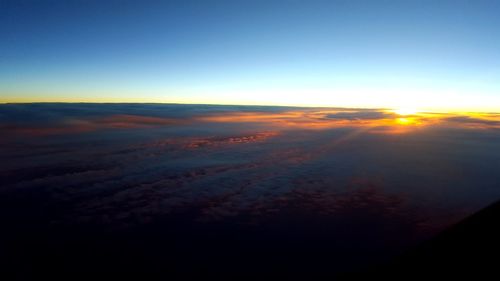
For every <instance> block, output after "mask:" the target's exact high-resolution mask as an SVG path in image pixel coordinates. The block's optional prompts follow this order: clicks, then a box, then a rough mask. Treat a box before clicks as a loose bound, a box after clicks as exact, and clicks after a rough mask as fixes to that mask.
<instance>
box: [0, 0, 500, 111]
mask: <svg viewBox="0 0 500 281" xmlns="http://www.w3.org/2000/svg"><path fill="white" fill-rule="evenodd" d="M499 14H500V1H299V0H295V1H294V0H289V1H285V0H283V1H71V0H70V1H42V0H40V1H23V0H18V1H6V0H0V38H1V44H0V93H2V95H1V96H2V98H0V101H39V100H44V101H47V100H54V101H152V102H199V103H243V104H248V103H253V104H301V105H332V106H360V107H364V106H367V107H380V106H382V107H418V108H449V109H463V108H470V109H484V110H492V109H497V108H498V109H500V85H499V81H500V80H499V78H498V77H500V52H499V50H500V36H498V34H499V31H498V30H500V29H499V28H500V17H499V16H498V15H499Z"/></svg>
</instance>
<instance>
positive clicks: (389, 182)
mask: <svg viewBox="0 0 500 281" xmlns="http://www.w3.org/2000/svg"><path fill="white" fill-rule="evenodd" d="M499 122H500V119H499V118H498V115H494V114H491V115H484V114H483V115H480V116H479V115H476V116H469V115H446V114H433V113H425V114H424V113H422V114H415V115H411V116H397V115H396V114H395V113H391V112H388V111H384V110H360V109H338V108H332V109H325V108H318V109H314V108H280V107H239V106H202V105H192V106H190V105H153V104H152V105H143V104H110V105H98V104H31V105H29V104H28V105H2V106H1V107H0V132H1V136H2V137H1V140H0V143H1V148H0V158H1V161H0V178H1V189H0V193H1V196H0V197H1V198H2V199H1V200H2V202H1V203H2V216H3V218H4V219H5V220H7V221H9V220H10V221H12V223H13V224H15V223H16V222H19V221H24V222H25V223H27V224H28V225H29V224H30V223H33V225H35V223H34V222H37V223H38V225H39V224H42V225H50V226H57V227H61V226H62V227H66V226H68V227H69V226H85V225H93V226H96V225H97V226H99V227H102V228H103V229H110V230H120V229H130V228H134V227H139V226H143V225H148V224H153V223H155V224H156V223H162V222H165V223H167V222H170V221H172V220H176V219H177V220H178V219H179V218H182V220H185V221H189V223H191V224H194V225H214V224H221V223H223V224H227V225H238V226H242V227H245V228H249V229H259V228H266V227H271V226H272V227H277V226H280V225H285V226H286V227H289V226H290V225H295V226H296V225H303V226H307V228H308V229H311V231H312V230H313V229H315V227H316V226H319V225H321V227H322V229H323V230H322V231H326V232H325V235H326V234H328V235H329V237H330V238H328V239H335V240H336V241H342V244H343V245H353V246H354V245H364V246H365V247H364V248H362V249H358V250H357V251H358V252H356V253H358V254H360V255H363V253H364V252H363V251H364V250H363V249H365V250H366V249H371V248H370V247H372V246H373V244H370V243H372V242H370V241H373V239H378V240H377V241H380V243H382V244H381V245H378V246H380V247H381V248H380V249H379V248H376V247H375V248H373V247H372V248H373V249H375V250H373V249H372V250H373V251H376V249H379V251H380V253H382V252H384V251H386V250H387V249H390V248H393V249H396V248H398V247H402V245H410V244H412V243H414V242H415V241H419V240H422V239H424V238H427V237H429V236H431V235H433V234H435V233H436V232H437V231H440V230H442V229H443V228H445V227H447V226H449V225H450V224H452V223H454V222H456V221H458V220H459V219H461V218H463V217H465V216H466V215H468V214H470V213H472V212H474V211H476V210H478V209H480V208H482V207H484V206H486V205H488V204H489V203H491V202H493V201H495V200H497V199H498V198H500V188H499V187H498V182H499V180H500V178H499V173H498V167H500V146H499V145H500V126H499ZM35 213H36V214H35ZM14 221H16V222H14ZM350 228H352V229H350ZM338 229H343V230H342V231H339V230H338ZM349 229H350V230H349ZM346 231H347V232H348V233H347V234H346ZM367 233H370V234H367ZM325 241H326V240H325ZM382 249H384V250H382Z"/></svg>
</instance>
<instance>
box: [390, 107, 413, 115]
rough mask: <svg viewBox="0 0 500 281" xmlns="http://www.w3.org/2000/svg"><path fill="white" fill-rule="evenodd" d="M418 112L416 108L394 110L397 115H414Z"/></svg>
mask: <svg viewBox="0 0 500 281" xmlns="http://www.w3.org/2000/svg"><path fill="white" fill-rule="evenodd" d="M418 112H419V110H417V109H415V108H399V109H395V110H394V113H396V114H397V115H414V114H417V113H418Z"/></svg>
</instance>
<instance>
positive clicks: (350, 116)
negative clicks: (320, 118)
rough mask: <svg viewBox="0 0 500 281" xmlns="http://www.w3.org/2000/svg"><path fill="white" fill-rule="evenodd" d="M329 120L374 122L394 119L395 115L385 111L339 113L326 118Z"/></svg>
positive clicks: (328, 115)
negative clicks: (375, 120)
mask: <svg viewBox="0 0 500 281" xmlns="http://www.w3.org/2000/svg"><path fill="white" fill-rule="evenodd" d="M325 118H327V119H341V120H373V119H385V118H394V114H392V113H387V112H383V111H355V112H337V113H330V114H327V115H326V116H325Z"/></svg>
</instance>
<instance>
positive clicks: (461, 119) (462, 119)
mask: <svg viewBox="0 0 500 281" xmlns="http://www.w3.org/2000/svg"><path fill="white" fill-rule="evenodd" d="M445 120H446V121H448V122H454V123H461V124H478V125H488V126H500V121H499V120H489V119H484V118H475V117H470V116H453V117H447V118H445Z"/></svg>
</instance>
